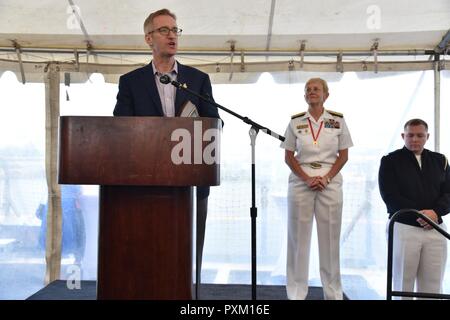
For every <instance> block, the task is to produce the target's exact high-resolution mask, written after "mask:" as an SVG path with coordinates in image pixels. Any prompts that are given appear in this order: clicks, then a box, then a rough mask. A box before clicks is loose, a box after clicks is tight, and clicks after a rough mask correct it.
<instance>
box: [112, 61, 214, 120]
mask: <svg viewBox="0 0 450 320" xmlns="http://www.w3.org/2000/svg"><path fill="white" fill-rule="evenodd" d="M177 81H178V82H180V83H186V84H187V85H188V88H189V89H191V90H192V91H194V92H197V93H199V94H201V95H203V96H209V97H210V98H211V99H213V96H212V89H211V81H210V80H209V76H208V75H207V74H206V73H204V72H201V71H200V70H197V69H195V68H192V67H189V66H185V65H182V64H180V63H178V77H177ZM169 85H170V84H169ZM188 100H190V101H191V102H192V103H193V104H194V105H195V106H197V109H198V112H199V114H200V116H201V117H210V118H219V112H218V111H217V108H216V107H215V106H213V105H211V104H209V103H206V102H204V101H202V100H201V99H199V98H197V97H195V96H193V95H190V94H189V93H187V92H186V91H183V90H180V89H177V91H176V97H175V114H179V112H180V108H181V106H182V105H183V104H184V103H185V102H187V101H188ZM114 115H115V116H148V117H163V116H164V113H163V110H162V105H161V99H160V97H159V94H158V88H157V87H156V83H155V76H154V74H153V68H152V64H151V63H150V64H148V65H146V66H145V67H142V68H139V69H136V70H133V71H131V72H129V73H127V74H124V75H123V76H121V77H120V80H119V93H118V94H117V103H116V107H115V109H114Z"/></svg>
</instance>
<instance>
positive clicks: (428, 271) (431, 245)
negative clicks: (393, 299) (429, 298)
mask: <svg viewBox="0 0 450 320" xmlns="http://www.w3.org/2000/svg"><path fill="white" fill-rule="evenodd" d="M440 227H441V228H444V229H445V225H444V223H442V224H441V225H440ZM446 261H447V239H446V238H445V237H444V236H442V235H441V234H440V233H439V232H437V231H436V230H434V229H432V230H425V229H423V228H419V227H414V226H410V225H406V224H403V223H398V222H396V223H395V224H394V249H393V264H392V278H393V287H394V290H395V291H407V292H422V293H442V280H443V279H444V271H445V264H446ZM414 285H416V291H414ZM404 299H411V298H404Z"/></svg>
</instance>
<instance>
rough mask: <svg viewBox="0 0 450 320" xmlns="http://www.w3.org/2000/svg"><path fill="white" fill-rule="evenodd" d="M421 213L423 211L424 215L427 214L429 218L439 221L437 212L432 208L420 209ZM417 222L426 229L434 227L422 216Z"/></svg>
mask: <svg viewBox="0 0 450 320" xmlns="http://www.w3.org/2000/svg"><path fill="white" fill-rule="evenodd" d="M420 213H422V214H423V215H426V216H427V217H428V218H430V219H431V220H432V221H433V222H435V223H438V215H437V213H436V212H434V210H431V209H425V210H420ZM417 222H418V223H419V224H420V225H421V226H422V227H423V228H424V229H425V230H431V229H433V227H432V226H431V225H430V224H429V223H428V222H426V221H425V220H424V219H422V218H418V219H417Z"/></svg>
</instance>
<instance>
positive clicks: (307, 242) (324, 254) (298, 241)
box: [286, 167, 343, 300]
mask: <svg viewBox="0 0 450 320" xmlns="http://www.w3.org/2000/svg"><path fill="white" fill-rule="evenodd" d="M303 170H305V172H307V174H309V175H310V176H317V175H318V176H321V175H324V174H326V173H327V172H328V171H329V168H321V169H311V168H307V167H305V168H303ZM313 218H315V219H316V224H317V234H318V244H319V265H320V279H321V281H322V286H323V292H324V298H325V299H327V300H342V298H343V294H342V284H341V273H340V257H339V240H340V233H341V221H342V176H341V174H338V175H336V176H335V177H334V179H333V180H332V181H331V183H330V184H329V185H328V186H327V187H326V188H325V189H324V190H323V191H312V190H311V189H310V188H309V187H308V186H307V185H306V184H305V183H304V182H303V181H302V180H301V179H300V178H298V177H297V176H296V175H294V174H293V173H291V175H290V177H289V188H288V245H287V269H286V290H287V296H288V298H289V299H290V300H303V299H305V298H306V295H307V294H308V271H309V270H308V269H309V255H310V248H311V233H312V225H313Z"/></svg>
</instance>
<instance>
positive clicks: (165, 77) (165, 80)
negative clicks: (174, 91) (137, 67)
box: [159, 74, 171, 84]
mask: <svg viewBox="0 0 450 320" xmlns="http://www.w3.org/2000/svg"><path fill="white" fill-rule="evenodd" d="M159 82H161V83H164V84H168V83H170V82H171V79H170V77H169V76H168V75H167V74H163V75H162V76H161V77H160V78H159Z"/></svg>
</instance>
